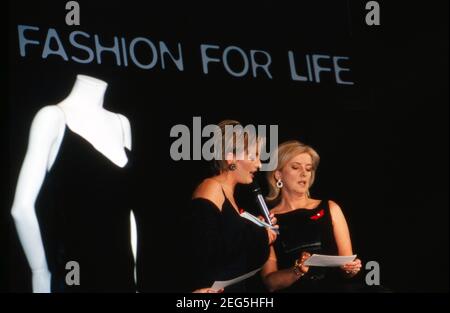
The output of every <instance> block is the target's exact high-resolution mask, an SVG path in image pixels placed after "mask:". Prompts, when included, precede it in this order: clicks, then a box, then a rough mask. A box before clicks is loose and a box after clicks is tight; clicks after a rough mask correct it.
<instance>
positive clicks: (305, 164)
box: [275, 153, 313, 194]
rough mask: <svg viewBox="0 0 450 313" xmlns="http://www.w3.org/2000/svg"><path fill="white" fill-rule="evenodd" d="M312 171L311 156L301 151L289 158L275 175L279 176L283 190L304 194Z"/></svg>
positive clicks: (307, 188) (309, 182) (309, 183)
mask: <svg viewBox="0 0 450 313" xmlns="http://www.w3.org/2000/svg"><path fill="white" fill-rule="evenodd" d="M312 171H313V165H312V158H311V156H310V155H309V154H308V153H302V154H299V155H297V156H295V157H293V158H292V159H291V160H289V162H288V163H287V164H286V165H285V166H284V167H283V168H282V169H281V170H279V171H277V172H276V173H275V177H276V178H277V179H278V178H281V181H282V182H283V190H285V191H287V192H290V193H296V194H305V193H306V192H308V190H309V186H310V185H311V176H312Z"/></svg>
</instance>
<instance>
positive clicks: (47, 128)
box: [11, 107, 64, 292]
mask: <svg viewBox="0 0 450 313" xmlns="http://www.w3.org/2000/svg"><path fill="white" fill-rule="evenodd" d="M61 122H63V125H62V127H64V121H63V120H61V112H59V110H58V109H57V108H54V107H45V108H43V109H41V110H40V111H39V112H38V113H37V114H36V117H35V118H34V120H33V123H32V126H31V130H30V137H29V143H28V149H27V153H26V155H25V159H24V161H23V164H22V168H21V170H20V174H19V178H18V181H17V187H16V192H15V196H14V201H13V205H12V209H11V214H12V216H13V218H14V221H15V225H16V229H17V233H18V235H19V240H20V242H21V244H22V247H23V249H24V252H25V255H26V257H27V260H28V263H29V265H30V268H31V271H32V286H33V292H50V277H51V274H50V272H49V270H48V266H47V260H46V257H45V251H44V245H43V242H42V238H41V232H40V228H39V223H38V220H37V217H36V212H35V207H34V205H35V202H36V198H37V196H38V194H39V191H40V188H41V186H42V183H43V181H44V178H45V175H46V172H47V169H48V168H50V166H51V164H52V162H53V161H54V158H55V156H56V155H55V154H54V153H53V154H52V152H54V150H52V147H54V146H55V141H57V138H58V134H59V133H60V130H61Z"/></svg>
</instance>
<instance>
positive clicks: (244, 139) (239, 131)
mask: <svg viewBox="0 0 450 313" xmlns="http://www.w3.org/2000/svg"><path fill="white" fill-rule="evenodd" d="M217 126H218V130H220V134H217V137H218V138H217V140H218V141H220V143H219V142H217V144H218V145H217V146H218V147H220V148H221V149H220V150H219V151H214V155H215V158H214V169H215V170H216V172H218V173H221V172H224V171H227V170H228V169H229V165H228V162H227V153H229V152H231V153H233V155H236V153H238V152H240V151H242V152H248V150H249V146H250V145H251V144H252V143H256V145H257V146H256V149H258V146H259V145H261V144H262V142H263V140H264V138H261V137H259V136H257V135H256V134H253V133H251V132H250V133H249V132H248V131H246V128H244V127H243V126H242V124H241V123H240V122H238V121H236V120H223V121H221V122H220V123H219V124H217ZM226 129H232V130H233V132H232V136H230V134H229V132H228V130H227V131H226ZM242 145H243V146H242Z"/></svg>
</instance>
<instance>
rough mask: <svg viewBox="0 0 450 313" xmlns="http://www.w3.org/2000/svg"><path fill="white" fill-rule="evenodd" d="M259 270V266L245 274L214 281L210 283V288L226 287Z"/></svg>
mask: <svg viewBox="0 0 450 313" xmlns="http://www.w3.org/2000/svg"><path fill="white" fill-rule="evenodd" d="M259 270H261V268H257V269H256V270H254V271H251V272H248V273H247V274H244V275H241V276H238V277H236V278H233V279H230V280H223V281H215V282H214V284H213V285H212V287H211V289H214V290H219V289H222V288H226V287H228V286H231V285H234V284H237V283H238V282H240V281H243V280H244V279H247V278H249V277H252V276H253V275H255V274H256V273H257V272H258V271H259Z"/></svg>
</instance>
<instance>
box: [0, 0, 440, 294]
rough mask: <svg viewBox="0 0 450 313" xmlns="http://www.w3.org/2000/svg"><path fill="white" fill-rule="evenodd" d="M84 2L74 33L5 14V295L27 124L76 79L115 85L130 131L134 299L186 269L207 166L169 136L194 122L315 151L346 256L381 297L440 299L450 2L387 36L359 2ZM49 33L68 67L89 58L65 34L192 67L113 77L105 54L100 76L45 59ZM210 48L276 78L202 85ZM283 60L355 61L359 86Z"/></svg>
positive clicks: (56, 13)
mask: <svg viewBox="0 0 450 313" xmlns="http://www.w3.org/2000/svg"><path fill="white" fill-rule="evenodd" d="M160 2H162V1H160ZM186 2H187V1H186ZM79 3H80V6H81V25H80V26H67V25H66V24H65V14H66V11H65V8H64V6H65V1H45V3H42V2H39V3H38V2H31V3H30V2H28V1H14V2H12V1H11V2H10V3H9V9H8V10H9V12H8V46H7V47H8V50H7V51H8V67H9V68H8V72H7V73H8V77H7V79H8V87H7V88H8V90H7V91H8V107H7V110H8V112H7V113H8V115H7V123H8V124H7V129H8V136H7V137H8V138H7V140H8V143H9V147H8V150H9V158H10V159H9V168H8V170H9V174H10V175H9V177H10V178H9V182H8V187H7V190H6V193H7V194H6V198H7V203H8V205H7V206H5V207H4V208H3V210H4V211H3V215H2V216H3V217H5V221H6V222H7V226H8V228H7V232H8V235H9V236H8V238H9V242H8V258H7V264H6V268H7V270H8V273H7V275H8V276H7V277H8V278H9V285H8V287H7V288H8V290H11V291H30V290H31V284H30V272H29V269H28V265H27V263H26V259H25V256H24V254H23V251H22V250H21V247H20V244H19V242H18V239H17V236H16V233H15V230H14V227H13V225H12V221H11V219H10V217H9V210H10V205H11V203H12V197H13V192H14V186H15V183H16V179H17V175H18V172H19V169H20V165H21V162H22V161H23V156H24V154H25V151H26V148H27V138H28V132H29V126H30V123H31V120H32V118H33V116H34V114H35V113H36V112H37V111H38V110H39V108H41V107H42V106H44V105H48V104H54V103H57V102H59V101H61V100H62V99H64V98H65V97H66V96H67V95H68V93H69V91H70V90H71V87H72V86H73V83H74V80H75V76H76V74H87V75H91V76H94V77H97V78H100V79H103V80H105V81H107V82H108V84H109V87H108V90H107V94H106V98H105V108H107V109H110V110H112V111H117V112H121V113H123V114H124V115H126V116H127V117H128V118H129V119H130V121H131V125H132V132H133V153H134V155H135V157H136V159H137V161H136V167H137V168H138V171H137V173H138V174H136V181H138V182H139V184H138V190H137V191H138V192H137V196H136V197H137V198H136V199H135V200H136V203H137V206H138V207H136V208H135V209H136V212H137V217H138V224H139V225H138V226H139V240H140V245H139V254H140V255H139V262H140V266H139V277H140V288H141V289H142V290H144V291H174V290H176V288H175V287H174V286H176V285H177V277H178V276H177V271H181V270H183V268H182V265H181V266H180V257H179V256H178V255H177V254H176V253H174V252H173V251H174V250H176V246H177V243H178V242H179V240H178V239H179V238H180V237H181V236H183V234H182V233H180V231H179V229H181V228H179V227H178V226H177V224H176V221H177V220H178V218H179V217H180V216H182V214H183V212H184V209H185V208H186V205H187V202H188V200H189V197H190V194H191V192H192V191H193V188H194V187H195V185H196V184H197V183H198V182H200V180H201V179H202V178H203V177H205V175H207V170H206V166H205V164H204V162H201V161H179V162H175V161H173V160H172V159H171V158H170V155H169V148H170V145H171V143H172V142H173V140H174V139H173V138H170V136H169V132H170V129H171V127H172V126H174V125H176V124H186V125H188V126H191V124H192V117H193V116H201V117H202V122H203V124H204V125H206V124H210V123H217V122H218V121H220V120H222V119H225V118H232V119H237V120H240V121H241V122H242V123H243V124H277V125H279V136H280V137H279V141H280V142H283V141H285V140H288V139H298V140H301V141H304V142H306V143H308V144H310V145H312V146H313V147H315V148H316V149H317V150H318V152H319V154H320V155H321V159H322V160H321V165H320V168H319V171H318V178H317V181H316V183H315V185H314V187H313V189H312V194H313V196H314V197H317V198H324V199H334V200H335V201H337V202H338V203H339V204H340V205H341V206H342V208H343V210H344V213H345V214H346V216H347V219H348V221H349V226H350V230H351V233H352V238H353V242H354V250H355V252H356V253H358V255H359V256H360V257H361V259H362V260H363V261H369V260H375V261H378V262H379V263H380V266H381V281H382V283H383V284H384V285H386V286H388V287H389V288H391V289H393V290H395V291H448V3H447V2H444V1H440V2H439V5H438V1H436V2H435V3H434V4H431V3H430V4H427V5H426V7H425V8H424V7H423V6H421V7H420V8H419V7H415V6H414V5H411V4H408V5H406V4H405V3H403V4H397V5H396V7H394V5H393V4H387V3H382V4H381V14H382V15H381V16H382V17H381V26H372V27H369V26H367V25H366V24H365V22H364V19H365V14H366V11H365V9H364V6H365V1H329V2H326V1H314V2H308V3H298V4H292V3H289V2H286V3H280V1H268V0H265V1H223V2H214V4H212V3H210V2H198V3H195V4H193V3H184V4H183V3H180V4H175V3H170V4H161V3H158V5H156V2H155V3H153V2H152V3H144V2H142V1H116V2H111V1H95V3H94V2H93V1H79ZM19 24H23V25H31V26H36V27H39V28H40V31H39V32H36V33H30V34H29V35H27V36H29V37H33V36H36V38H38V37H39V40H40V41H41V44H40V45H39V46H29V47H27V55H26V56H25V57H21V56H20V52H19V40H18V32H17V25H19ZM48 28H55V29H56V30H57V32H58V35H59V36H60V37H61V40H62V41H63V43H64V45H65V46H66V47H67V52H68V54H69V57H70V54H71V52H73V53H76V54H77V55H78V57H80V58H83V57H86V54H83V53H82V52H81V51H75V50H74V49H73V47H72V48H71V47H70V46H69V44H68V36H69V34H70V32H71V31H74V30H82V31H84V32H86V33H89V34H90V35H91V36H93V34H98V35H99V36H100V37H101V38H102V39H103V40H105V42H108V41H109V42H112V41H111V40H112V39H111V38H112V37H113V36H119V37H125V38H127V40H128V41H129V40H130V39H132V38H135V37H140V36H142V37H147V38H150V39H151V40H152V41H154V42H156V43H157V42H158V41H164V42H166V43H167V45H168V46H169V47H171V48H174V47H176V45H177V44H178V43H180V44H181V45H182V49H183V58H184V67H185V68H184V71H179V70H177V68H176V67H175V66H174V65H173V64H171V63H169V64H168V65H167V67H166V69H162V68H161V65H160V63H158V64H157V65H156V66H155V68H153V69H151V70H142V69H140V68H138V67H136V66H132V65H129V66H128V67H124V66H116V65H115V61H114V58H113V57H112V56H111V55H107V54H105V55H104V58H103V62H102V64H97V63H95V62H92V63H89V64H79V63H76V62H73V61H68V62H66V61H64V60H62V59H61V58H60V57H59V56H55V55H53V56H49V57H48V58H47V59H43V58H42V57H41V53H42V47H43V42H44V40H45V34H46V32H47V30H48ZM91 41H92V38H91ZM205 43H208V44H216V45H219V46H220V47H221V49H224V48H225V47H227V46H231V45H235V46H239V47H240V48H242V49H244V50H245V51H249V50H250V49H260V50H265V51H267V52H269V53H270V55H271V56H272V61H273V64H272V65H271V69H272V74H273V79H268V78H267V77H266V76H264V75H260V76H258V77H256V78H253V77H251V75H246V76H244V77H240V78H236V77H232V76H230V75H229V74H227V73H226V72H225V71H224V69H223V66H222V65H220V64H218V65H216V64H214V65H212V66H211V67H210V73H209V74H208V75H205V74H204V73H203V72H202V64H201V58H200V49H199V47H200V44H205ZM105 45H106V43H105ZM91 46H92V45H91ZM288 50H292V51H294V53H295V54H296V55H297V56H298V57H299V58H301V57H302V56H303V57H304V55H305V54H325V55H332V56H334V55H337V56H339V55H341V56H348V57H349V58H350V60H349V61H348V62H347V63H346V66H348V67H349V68H351V72H350V73H347V74H348V75H347V76H345V77H346V80H351V81H354V82H355V84H354V85H339V84H336V82H335V81H334V80H333V75H323V81H321V83H314V82H298V81H292V80H291V78H290V74H289V67H288V59H287V51H288ZM232 62H234V63H232V64H234V65H233V66H236V68H239V66H241V65H242V64H241V63H240V61H239V60H233V61H232ZM343 75H344V74H343ZM260 178H261V177H260ZM261 181H262V179H261ZM80 184H82V182H80ZM246 192H247V190H245V188H243V190H242V194H241V197H240V198H241V199H243V200H242V201H243V202H245V194H246ZM111 214H114V212H111ZM74 235H75V234H74ZM174 247H175V249H174ZM426 260H428V261H426Z"/></svg>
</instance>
